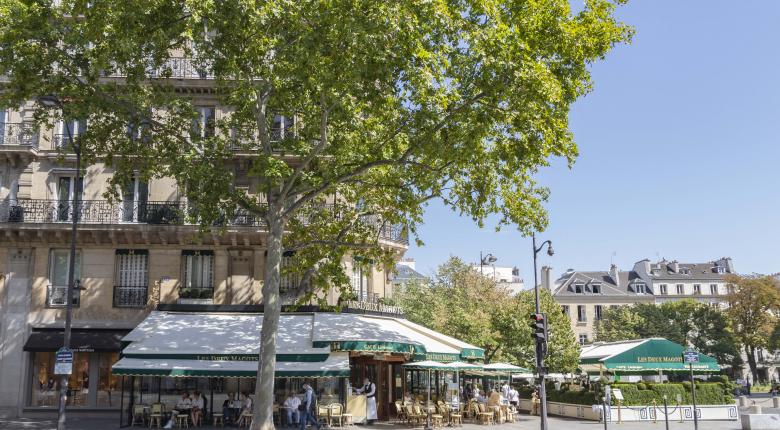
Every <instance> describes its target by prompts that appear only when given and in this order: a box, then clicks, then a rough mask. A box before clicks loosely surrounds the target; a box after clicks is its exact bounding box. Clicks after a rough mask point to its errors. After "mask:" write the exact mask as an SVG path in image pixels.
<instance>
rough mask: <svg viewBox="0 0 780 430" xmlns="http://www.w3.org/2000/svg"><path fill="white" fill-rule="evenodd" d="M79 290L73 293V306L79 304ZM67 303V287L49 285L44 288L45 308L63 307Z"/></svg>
mask: <svg viewBox="0 0 780 430" xmlns="http://www.w3.org/2000/svg"><path fill="white" fill-rule="evenodd" d="M80 293H81V291H80V290H74V291H73V306H78V305H79V303H80V296H81V294H80ZM66 303H68V287H67V286H65V285H49V286H48V287H47V288H46V306H48V307H50V308H58V307H64V306H65V304H66Z"/></svg>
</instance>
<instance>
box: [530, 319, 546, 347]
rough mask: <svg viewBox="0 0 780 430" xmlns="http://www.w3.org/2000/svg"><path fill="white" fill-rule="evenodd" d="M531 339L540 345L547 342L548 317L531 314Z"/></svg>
mask: <svg viewBox="0 0 780 430" xmlns="http://www.w3.org/2000/svg"><path fill="white" fill-rule="evenodd" d="M531 331H532V333H531V337H533V338H534V339H535V340H536V341H537V342H539V343H545V342H547V316H546V315H545V314H531Z"/></svg>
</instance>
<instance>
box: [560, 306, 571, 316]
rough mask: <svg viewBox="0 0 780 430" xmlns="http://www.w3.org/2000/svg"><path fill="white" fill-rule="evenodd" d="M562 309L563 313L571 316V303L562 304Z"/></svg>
mask: <svg viewBox="0 0 780 430" xmlns="http://www.w3.org/2000/svg"><path fill="white" fill-rule="evenodd" d="M561 310H562V311H563V314H564V315H566V318H568V317H569V305H563V306H561Z"/></svg>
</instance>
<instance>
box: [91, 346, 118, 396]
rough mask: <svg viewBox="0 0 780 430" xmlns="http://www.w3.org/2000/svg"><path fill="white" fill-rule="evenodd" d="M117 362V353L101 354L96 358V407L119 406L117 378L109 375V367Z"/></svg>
mask: <svg viewBox="0 0 780 430" xmlns="http://www.w3.org/2000/svg"><path fill="white" fill-rule="evenodd" d="M117 361H119V353H118V352H102V353H100V355H99V356H98V384H97V390H98V392H97V406H98V407H106V408H113V407H117V406H118V404H119V389H120V383H119V377H117V376H116V375H113V374H111V366H112V365H113V364H114V363H116V362H117Z"/></svg>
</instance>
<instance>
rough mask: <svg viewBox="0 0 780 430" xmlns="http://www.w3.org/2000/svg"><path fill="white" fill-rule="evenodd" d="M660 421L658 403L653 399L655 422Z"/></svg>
mask: <svg viewBox="0 0 780 430" xmlns="http://www.w3.org/2000/svg"><path fill="white" fill-rule="evenodd" d="M657 423H658V404H657V403H656V402H655V399H653V424H657Z"/></svg>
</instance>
